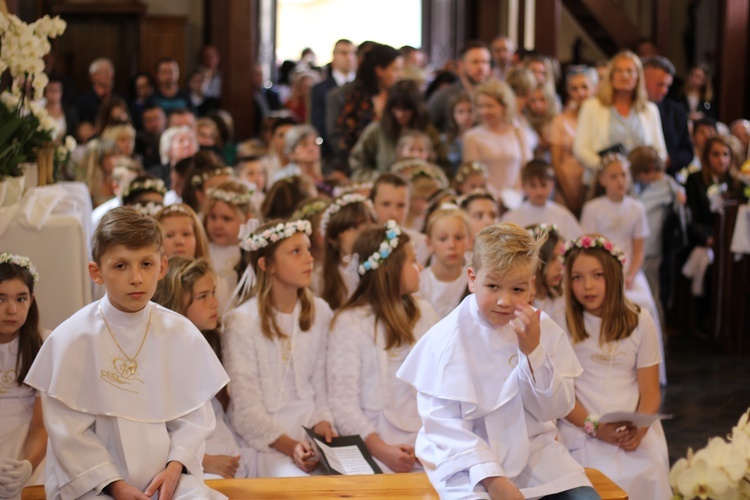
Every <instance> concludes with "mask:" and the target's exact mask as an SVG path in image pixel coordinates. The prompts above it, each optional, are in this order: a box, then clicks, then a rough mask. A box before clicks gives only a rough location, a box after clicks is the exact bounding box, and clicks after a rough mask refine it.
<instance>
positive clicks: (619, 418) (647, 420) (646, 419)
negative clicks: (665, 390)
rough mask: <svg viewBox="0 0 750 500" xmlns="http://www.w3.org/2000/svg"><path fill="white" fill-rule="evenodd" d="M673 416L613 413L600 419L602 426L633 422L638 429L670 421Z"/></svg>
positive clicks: (627, 412) (624, 412) (626, 412)
mask: <svg viewBox="0 0 750 500" xmlns="http://www.w3.org/2000/svg"><path fill="white" fill-rule="evenodd" d="M670 418H672V415H666V414H664V413H638V412H629V411H613V412H610V413H607V414H606V415H602V416H601V417H599V423H600V424H611V423H614V422H631V423H632V424H633V425H634V426H636V427H649V426H650V425H651V424H653V423H654V422H656V421H657V420H668V419H670Z"/></svg>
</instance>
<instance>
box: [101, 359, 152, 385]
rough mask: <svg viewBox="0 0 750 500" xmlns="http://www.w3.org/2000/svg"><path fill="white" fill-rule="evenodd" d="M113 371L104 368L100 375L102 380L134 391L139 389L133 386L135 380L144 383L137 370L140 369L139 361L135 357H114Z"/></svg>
mask: <svg viewBox="0 0 750 500" xmlns="http://www.w3.org/2000/svg"><path fill="white" fill-rule="evenodd" d="M112 368H113V370H112V371H109V370H102V371H101V373H100V377H101V379H102V380H104V381H105V382H107V383H108V384H110V385H111V386H113V387H117V388H118V389H122V390H123V391H128V392H134V393H137V392H138V391H137V390H135V389H133V388H131V387H132V386H133V383H134V382H140V383H141V384H142V383H143V380H141V379H140V378H138V376H137V375H136V372H137V371H138V361H136V360H135V359H130V358H128V359H122V358H114V359H113V360H112Z"/></svg>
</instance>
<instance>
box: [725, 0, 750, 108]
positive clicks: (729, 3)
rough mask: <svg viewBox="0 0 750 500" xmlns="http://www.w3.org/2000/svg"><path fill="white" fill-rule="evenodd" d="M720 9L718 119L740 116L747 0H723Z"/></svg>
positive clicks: (744, 85) (749, 8)
mask: <svg viewBox="0 0 750 500" xmlns="http://www.w3.org/2000/svg"><path fill="white" fill-rule="evenodd" d="M720 9H721V10H720V12H719V19H720V26H719V29H718V33H719V51H718V54H719V74H718V81H719V119H720V120H721V121H723V122H724V123H729V122H731V121H732V120H736V119H737V118H741V117H742V110H743V108H744V103H745V100H746V99H747V97H746V95H745V94H746V92H747V82H748V75H747V66H746V63H747V45H748V38H747V28H748V20H749V19H750V5H748V2H747V0H722V1H721V6H720Z"/></svg>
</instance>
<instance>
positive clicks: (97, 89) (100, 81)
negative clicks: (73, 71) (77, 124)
mask: <svg viewBox="0 0 750 500" xmlns="http://www.w3.org/2000/svg"><path fill="white" fill-rule="evenodd" d="M89 79H90V80H91V88H90V89H89V90H88V91H87V92H86V93H84V94H81V95H80V96H79V97H78V102H77V105H76V107H77V108H78V118H79V119H80V121H81V122H88V123H91V124H93V123H94V122H95V121H96V115H97V114H98V113H99V106H101V104H102V103H103V102H104V101H106V100H107V99H109V98H110V97H112V95H113V88H114V85H115V66H114V64H112V61H110V60H109V59H107V58H106V57H99V58H97V59H94V61H92V63H91V65H90V66H89Z"/></svg>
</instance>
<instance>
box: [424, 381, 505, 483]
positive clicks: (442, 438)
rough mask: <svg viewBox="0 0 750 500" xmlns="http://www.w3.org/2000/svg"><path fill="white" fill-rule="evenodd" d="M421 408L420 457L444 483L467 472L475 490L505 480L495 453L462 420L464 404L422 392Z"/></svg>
mask: <svg viewBox="0 0 750 500" xmlns="http://www.w3.org/2000/svg"><path fill="white" fill-rule="evenodd" d="M417 407H418V409H419V416H420V417H421V418H422V430H421V431H420V433H419V437H418V438H417V448H416V453H417V457H418V458H419V460H420V461H421V462H422V463H423V464H425V466H426V467H427V468H429V469H434V470H435V472H436V474H437V478H438V479H439V480H440V481H449V479H450V478H451V476H453V475H455V474H457V473H459V472H462V471H465V472H468V473H469V477H470V482H471V489H473V488H474V487H475V486H476V485H477V484H479V483H480V482H481V481H482V480H483V479H485V478H487V477H494V476H505V470H504V469H503V467H502V465H501V464H500V462H498V459H497V456H496V455H495V453H494V452H493V451H492V450H491V449H490V447H489V445H488V444H487V442H486V441H485V440H484V439H482V438H481V437H479V436H478V435H477V434H475V433H474V431H473V429H472V427H473V422H472V421H471V420H464V419H463V418H462V417H461V403H459V402H458V401H451V400H447V399H440V398H436V397H434V396H430V395H428V394H425V393H423V392H419V393H417Z"/></svg>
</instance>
